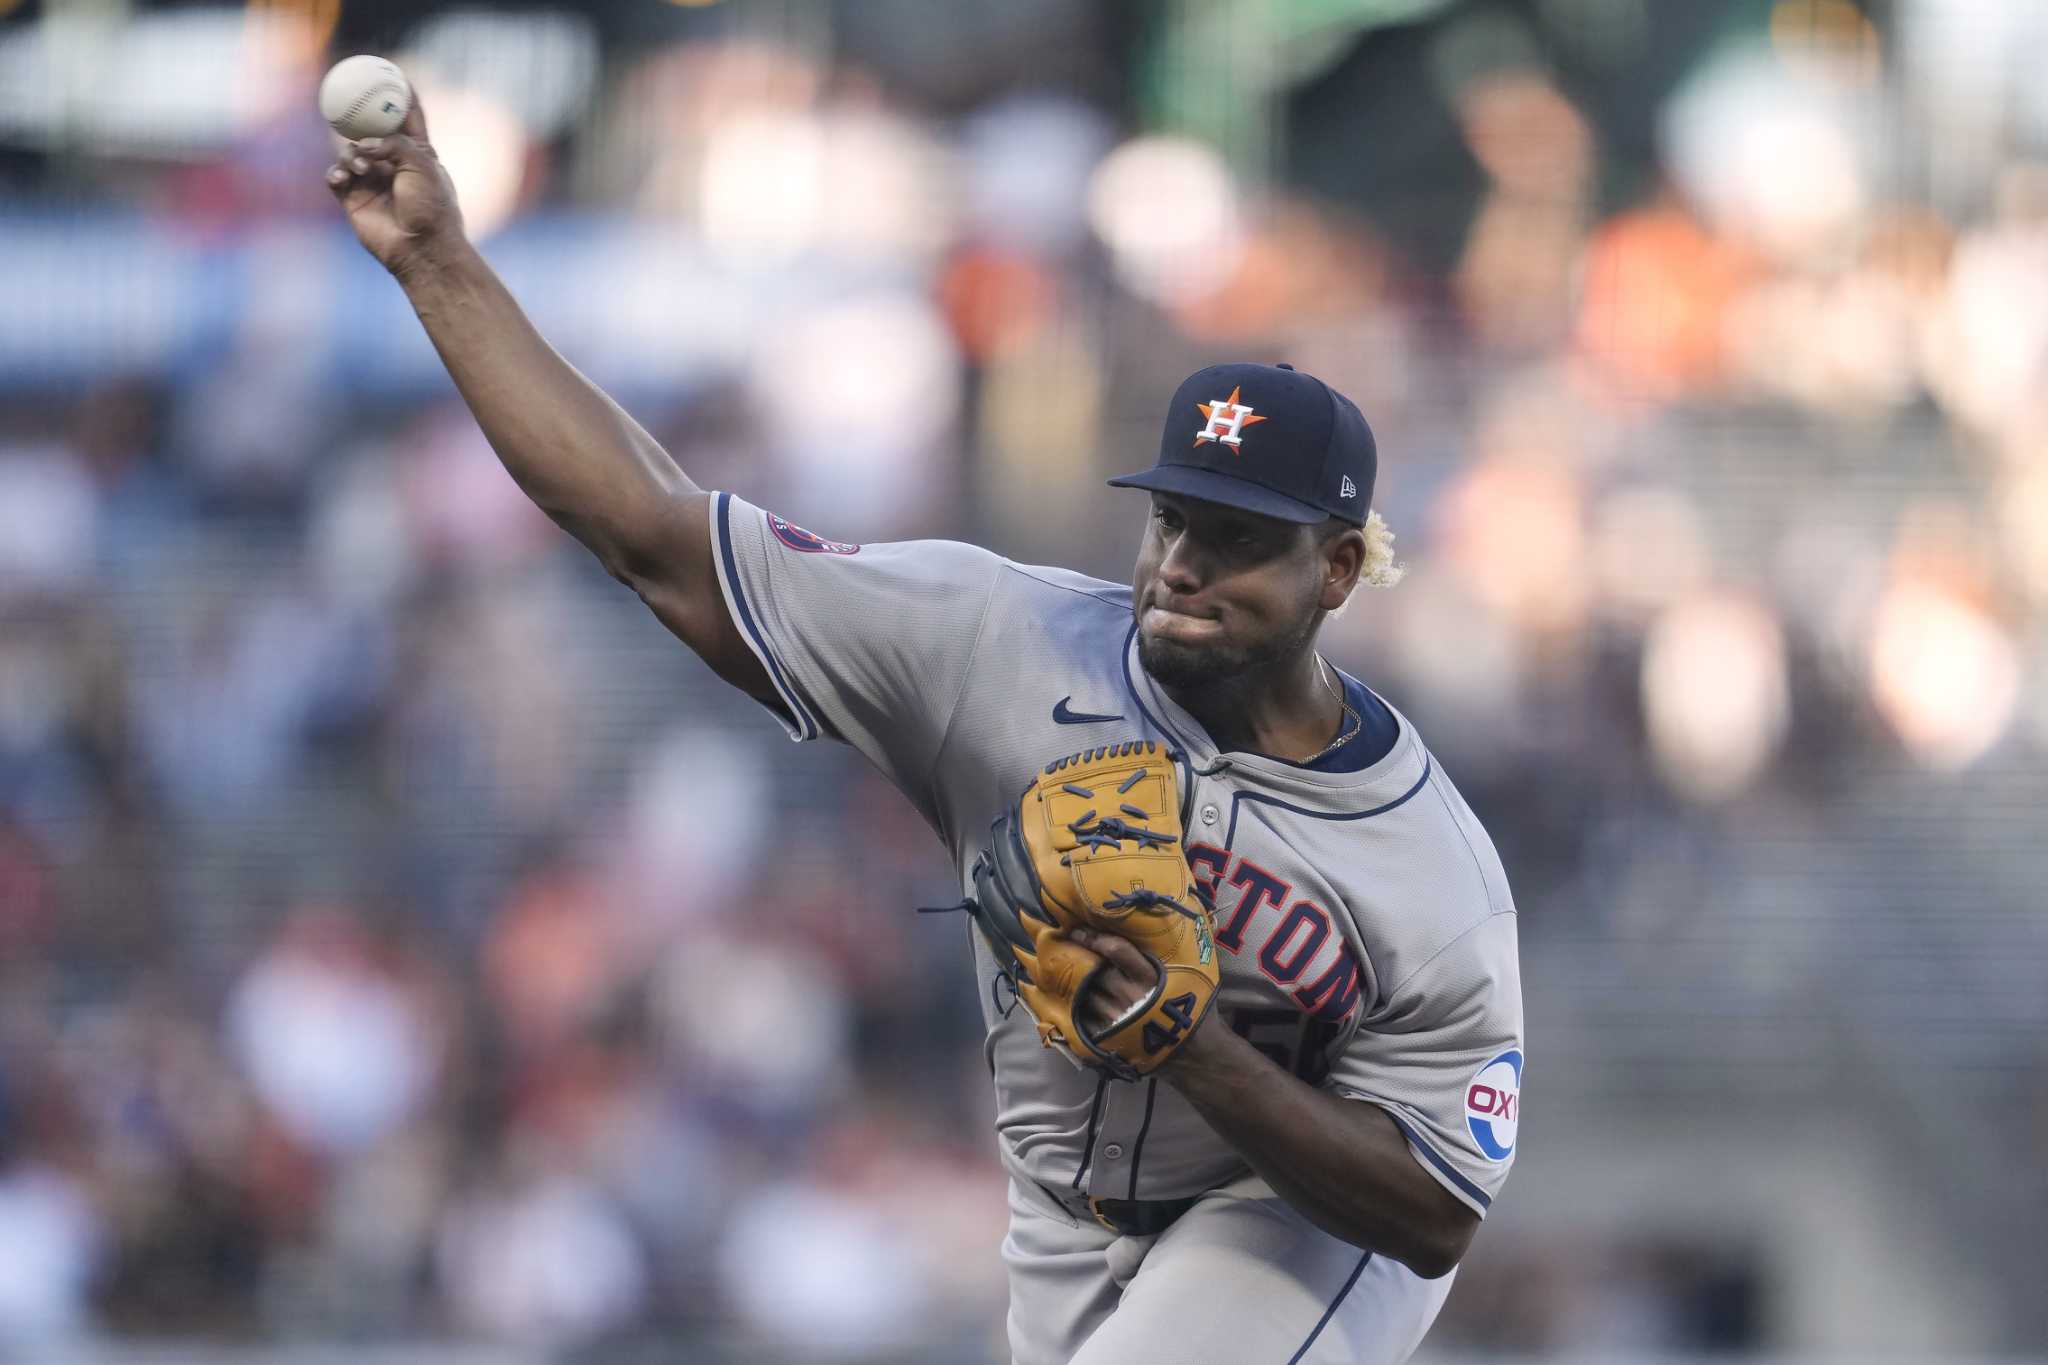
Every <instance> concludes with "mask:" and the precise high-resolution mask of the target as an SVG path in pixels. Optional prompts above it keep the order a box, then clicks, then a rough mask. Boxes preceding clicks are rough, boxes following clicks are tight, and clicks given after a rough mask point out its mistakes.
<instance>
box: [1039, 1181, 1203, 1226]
mask: <svg viewBox="0 0 2048 1365" xmlns="http://www.w3.org/2000/svg"><path fill="white" fill-rule="evenodd" d="M1037 1183H1038V1188H1039V1189H1041V1190H1044V1191H1045V1192H1046V1194H1047V1195H1048V1196H1050V1197H1051V1199H1052V1201H1053V1202H1054V1203H1056V1204H1058V1205H1060V1206H1061V1207H1062V1208H1067V1209H1071V1210H1073V1211H1074V1212H1075V1213H1082V1212H1086V1213H1087V1214H1089V1215H1090V1216H1091V1217H1093V1218H1094V1219H1095V1221H1096V1222H1098V1223H1100V1224H1102V1226H1104V1227H1106V1228H1108V1229H1109V1230H1110V1231H1111V1232H1114V1233H1116V1234H1117V1235H1118V1236H1121V1237H1156V1236H1158V1235H1159V1234H1160V1233H1162V1232H1164V1231H1166V1230H1167V1229H1168V1228H1170V1227H1172V1226H1173V1224H1174V1220H1175V1219H1177V1218H1179V1217H1180V1216H1181V1215H1182V1214H1184V1213H1186V1212H1187V1211H1188V1210H1189V1209H1191V1208H1193V1207H1194V1206H1195V1201H1196V1200H1197V1199H1200V1198H1201V1196H1200V1195H1198V1194H1191V1195H1189V1196H1188V1197H1187V1198H1185V1199H1097V1198H1096V1197H1094V1196H1093V1195H1086V1196H1083V1195H1073V1196H1064V1195H1061V1194H1060V1193H1059V1192H1058V1191H1056V1190H1054V1189H1053V1188H1052V1187H1051V1186H1050V1185H1047V1184H1045V1183H1044V1182H1043V1181H1039V1182H1037Z"/></svg>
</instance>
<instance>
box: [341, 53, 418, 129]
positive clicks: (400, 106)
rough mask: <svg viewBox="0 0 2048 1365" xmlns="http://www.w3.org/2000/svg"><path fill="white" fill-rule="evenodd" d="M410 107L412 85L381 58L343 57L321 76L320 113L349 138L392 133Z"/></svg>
mask: <svg viewBox="0 0 2048 1365" xmlns="http://www.w3.org/2000/svg"><path fill="white" fill-rule="evenodd" d="M411 108H412V85H411V84H410V83H409V82H408V81H407V80H406V79H405V73H404V72H403V71H400V70H399V69H398V68H397V67H395V66H393V65H392V64H391V63H390V62H387V61H385V60H384V59H383V58H382V57H367V56H366V57H344V58H342V59H341V60H340V61H338V62H336V63H335V64H334V66H333V67H332V69H330V70H329V71H328V73H327V74H326V75H325V76H323V77H321V78H320V116H321V117H322V118H324V119H326V120H327V126H328V127H330V128H332V129H333V130H334V131H335V132H337V133H339V134H341V135H342V136H343V137H345V138H348V139H350V140H354V139H356V138H363V137H388V136H390V135H391V134H392V133H395V132H397V131H398V126H399V125H400V124H402V123H404V122H405V116H406V113H407V112H408V111H409V110H411Z"/></svg>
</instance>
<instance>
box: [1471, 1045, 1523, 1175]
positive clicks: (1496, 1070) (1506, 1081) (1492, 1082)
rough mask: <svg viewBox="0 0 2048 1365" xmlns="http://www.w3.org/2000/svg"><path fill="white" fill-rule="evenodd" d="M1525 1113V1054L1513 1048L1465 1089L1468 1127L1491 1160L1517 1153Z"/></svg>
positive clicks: (1479, 1071) (1498, 1159)
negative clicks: (1523, 1092) (1523, 1058)
mask: <svg viewBox="0 0 2048 1365" xmlns="http://www.w3.org/2000/svg"><path fill="white" fill-rule="evenodd" d="M1521 1113H1522V1053H1521V1049H1519V1048H1510V1049H1508V1050H1507V1051H1506V1052H1503V1053H1501V1054H1499V1055H1498V1056H1496V1057H1494V1058H1493V1059H1492V1060H1491V1061H1489V1062H1487V1064H1486V1065H1485V1066H1482V1067H1480V1068H1479V1070H1478V1071H1477V1072H1476V1073H1475V1074H1474V1075H1473V1077H1472V1083H1471V1084H1470V1085H1468V1086H1466V1087H1465V1126H1466V1127H1467V1128H1469V1129H1471V1130H1472V1140H1473V1141H1474V1142H1476V1143H1478V1144H1479V1150H1480V1151H1481V1152H1483V1153H1485V1155H1486V1159H1487V1160H1488V1161H1506V1160H1507V1159H1508V1158H1509V1157H1511V1156H1513V1155H1514V1154H1515V1129H1516V1128H1517V1127H1518V1126H1520V1123H1521Z"/></svg>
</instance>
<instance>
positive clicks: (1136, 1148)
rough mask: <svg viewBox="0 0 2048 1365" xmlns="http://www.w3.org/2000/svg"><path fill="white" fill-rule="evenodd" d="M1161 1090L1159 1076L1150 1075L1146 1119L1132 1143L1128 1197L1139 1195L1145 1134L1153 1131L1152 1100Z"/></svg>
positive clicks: (1146, 1092)
mask: <svg viewBox="0 0 2048 1365" xmlns="http://www.w3.org/2000/svg"><path fill="white" fill-rule="evenodd" d="M1158 1091H1159V1078H1158V1077H1157V1076H1153V1077H1150V1078H1149V1079H1147V1080H1146V1082H1145V1121H1144V1122H1143V1123H1141V1124H1139V1125H1138V1140H1137V1141H1136V1142H1133V1143H1132V1144H1131V1186H1130V1190H1129V1191H1128V1192H1127V1193H1126V1194H1125V1195H1124V1198H1126V1199H1136V1198H1137V1197H1138V1158H1140V1157H1142V1156H1144V1155H1145V1134H1147V1133H1149V1132H1151V1131H1152V1100H1153V1098H1154V1096H1155V1095H1157V1093H1158Z"/></svg>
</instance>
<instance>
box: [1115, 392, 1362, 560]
mask: <svg viewBox="0 0 2048 1365" xmlns="http://www.w3.org/2000/svg"><path fill="white" fill-rule="evenodd" d="M1378 471H1379V453H1378V449H1377V447H1376V446H1375V445H1374V443H1373V439H1372V428H1371V427H1369V426H1367V425H1366V424H1365V415H1364V414H1363V413H1361V412H1360V411H1359V410H1358V407H1357V405H1356V404H1354V403H1353V402H1352V401H1351V400H1350V399H1348V398H1346V397H1345V396H1344V395H1343V394H1341V393H1338V392H1337V391H1336V390H1335V389H1333V388H1331V387H1330V386H1329V385H1328V384H1325V383H1324V382H1323V381H1322V380H1320V379H1317V378H1316V377H1315V376H1313V375H1307V374H1303V373H1301V371H1299V370H1297V369H1295V368H1294V367H1293V366H1292V365H1211V366H1210V367H1209V368H1208V369H1206V370H1200V371H1197V372H1196V373H1195V374H1193V375H1191V376H1189V378H1188V380H1187V382H1185V383H1183V384H1182V385H1181V386H1180V388H1179V389H1177V390H1176V391H1175V392H1174V395H1173V403H1172V405H1171V406H1170V407H1168V408H1167V410H1166V430H1165V432H1164V434H1162V435H1161V436H1160V438H1159V463H1158V464H1156V465H1154V466H1152V468H1150V469H1147V470H1145V471H1143V472H1142V473H1137V474H1125V475H1124V476H1122V477H1121V478H1115V479H1111V480H1110V481H1109V482H1110V485H1111V487H1114V488H1149V489H1154V490H1157V491H1158V492H1161V493H1178V494H1180V495H1181V496H1182V497H1188V498H1199V499H1201V500H1202V501H1204V502H1220V503H1222V504H1224V505H1225V506H1228V507H1237V508H1241V509H1243V510H1244V511H1247V512H1256V513H1258V514H1259V515H1260V516H1266V517H1278V518H1279V519H1280V520H1282V521H1292V522H1298V523H1301V524H1302V525H1312V524H1313V523H1315V522H1319V521H1321V520H1322V519H1323V518H1324V517H1340V518H1342V519H1343V520H1345V521H1348V522H1350V523H1351V524H1352V525H1353V526H1363V525H1364V524H1365V514H1366V512H1367V511H1368V510H1369V509H1370V508H1371V507H1372V483H1373V476H1374V475H1375V474H1376V473H1377V472H1378Z"/></svg>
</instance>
